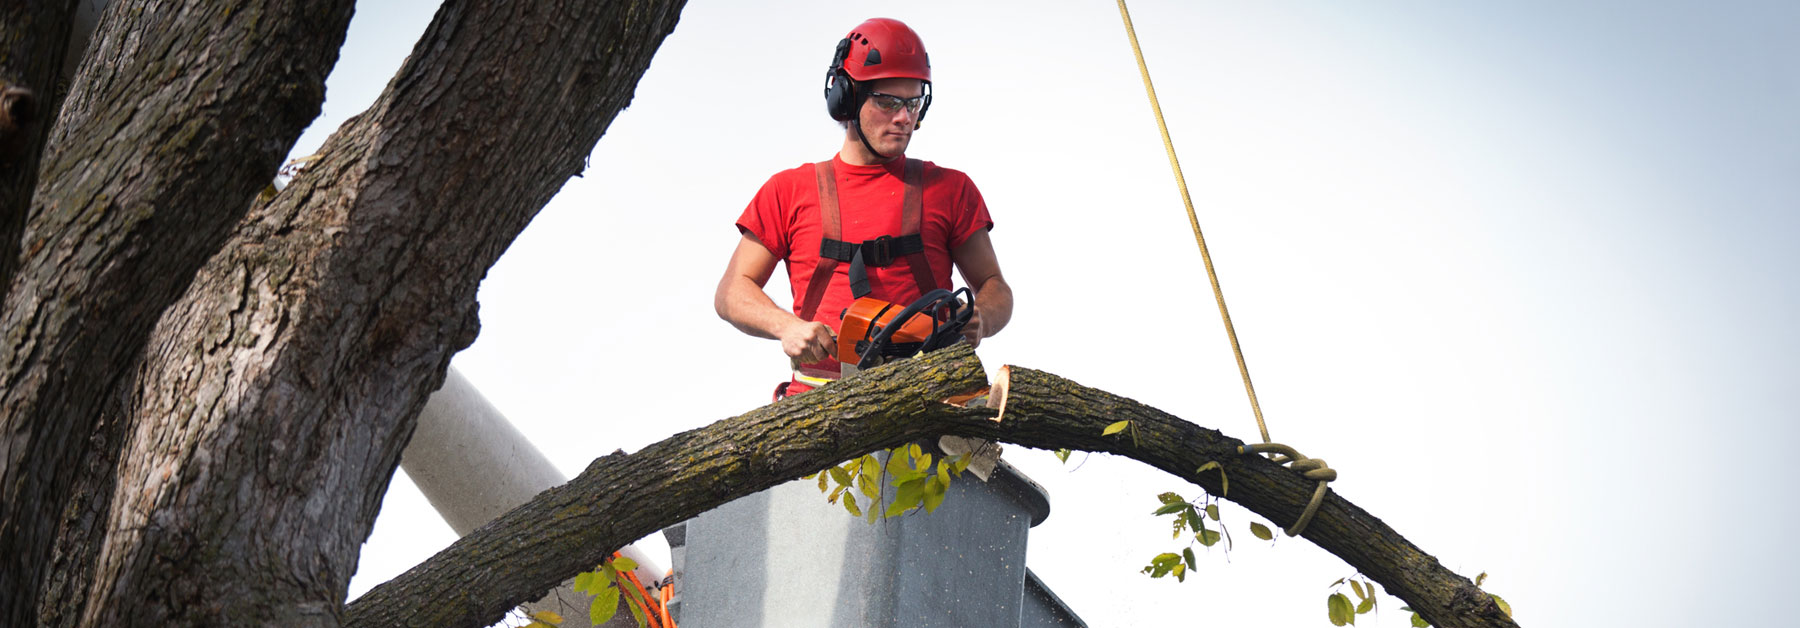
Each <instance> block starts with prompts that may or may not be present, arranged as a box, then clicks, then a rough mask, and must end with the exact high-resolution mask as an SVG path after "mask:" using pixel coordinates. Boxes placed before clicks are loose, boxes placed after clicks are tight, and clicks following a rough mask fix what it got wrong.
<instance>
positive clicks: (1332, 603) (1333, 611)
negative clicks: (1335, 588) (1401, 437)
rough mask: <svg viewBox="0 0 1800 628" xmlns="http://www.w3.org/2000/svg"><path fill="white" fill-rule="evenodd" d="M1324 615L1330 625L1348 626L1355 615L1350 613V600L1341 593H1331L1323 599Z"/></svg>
mask: <svg viewBox="0 0 1800 628" xmlns="http://www.w3.org/2000/svg"><path fill="white" fill-rule="evenodd" d="M1325 614H1326V615H1327V616H1328V617H1330V618H1331V625H1333V626H1342V625H1344V624H1348V623H1350V621H1351V618H1352V617H1354V616H1355V613H1352V612H1350V598H1347V597H1344V594H1342V593H1333V594H1331V595H1330V596H1327V597H1326V598H1325Z"/></svg>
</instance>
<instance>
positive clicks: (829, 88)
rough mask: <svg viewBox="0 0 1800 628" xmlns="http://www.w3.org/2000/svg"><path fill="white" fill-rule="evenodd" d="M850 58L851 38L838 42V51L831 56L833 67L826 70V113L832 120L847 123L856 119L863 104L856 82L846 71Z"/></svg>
mask: <svg viewBox="0 0 1800 628" xmlns="http://www.w3.org/2000/svg"><path fill="white" fill-rule="evenodd" d="M848 58H850V38H848V37H846V38H844V39H841V40H838V45H837V51H836V52H834V53H832V55H831V67H830V68H827V69H826V70H825V111H827V112H829V113H830V114H831V119H833V120H837V121H839V122H847V121H850V120H854V119H856V110H857V108H858V107H859V106H860V105H861V104H862V101H861V99H859V98H857V93H856V91H857V90H856V80H855V79H852V78H850V73H849V72H845V71H844V59H848Z"/></svg>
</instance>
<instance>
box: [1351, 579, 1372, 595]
mask: <svg viewBox="0 0 1800 628" xmlns="http://www.w3.org/2000/svg"><path fill="white" fill-rule="evenodd" d="M1350 590H1352V591H1355V592H1356V598H1357V599H1360V600H1366V599H1369V593H1368V592H1367V591H1364V590H1363V586H1362V582H1359V581H1356V580H1351V581H1350Z"/></svg>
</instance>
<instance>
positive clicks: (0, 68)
mask: <svg viewBox="0 0 1800 628" xmlns="http://www.w3.org/2000/svg"><path fill="white" fill-rule="evenodd" d="M75 1H76V0H4V1H0V91H3V92H4V94H3V95H0V100H4V103H0V104H3V106H0V294H4V293H5V290H6V286H7V285H9V284H11V283H12V276H13V270H14V269H15V268H17V267H18V265H19V234H20V233H21V232H22V231H24V229H25V210H26V209H27V208H28V207H30V205H31V190H32V188H33V187H34V186H35V184H36V183H37V169H38V157H39V153H40V152H41V151H42V150H43V148H44V138H45V137H46V136H47V135H48V130H49V128H50V120H52V119H53V118H54V117H55V114H54V112H55V111H56V96H57V86H56V75H57V73H58V71H60V70H61V69H62V67H63V55H64V52H65V51H66V50H67V49H68V42H69V28H70V25H71V22H72V17H73V15H74V14H75ZM27 91H28V92H29V93H30V96H28V97H27V96H25V95H24V94H25V92H27ZM21 98H28V100H29V102H26V101H21V100H20V99H21Z"/></svg>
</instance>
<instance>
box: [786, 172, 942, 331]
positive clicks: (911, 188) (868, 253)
mask: <svg viewBox="0 0 1800 628" xmlns="http://www.w3.org/2000/svg"><path fill="white" fill-rule="evenodd" d="M924 171H925V163H924V162H921V161H919V160H917V159H908V160H906V165H905V168H904V169H903V170H902V173H901V177H900V180H901V183H903V184H904V185H905V187H906V194H905V197H904V198H903V199H902V201H901V206H900V233H901V235H899V236H881V237H880V238H876V239H874V240H866V241H863V242H861V243H851V242H844V241H843V240H840V239H839V238H842V237H843V221H842V219H841V217H840V215H839V211H838V193H837V173H836V172H835V169H834V168H832V164H831V160H829V159H827V160H825V161H821V162H819V163H817V164H813V173H814V175H815V177H816V179H817V182H818V186H819V227H820V229H821V231H822V233H821V239H820V241H819V262H818V265H817V266H814V267H813V274H812V278H811V279H810V280H808V281H807V283H806V296H805V298H803V299H802V300H801V307H800V319H801V320H807V321H810V320H812V319H813V314H815V313H816V312H818V309H819V302H820V301H823V300H824V298H825V289H826V288H827V287H828V286H829V285H830V284H831V277H832V275H833V274H834V273H836V272H837V265H838V262H850V271H849V274H850V285H851V294H852V295H853V296H855V297H857V298H861V297H862V296H863V295H865V294H868V292H869V288H868V284H869V279H868V274H867V271H866V270H864V268H863V266H865V265H869V264H872V265H875V266H886V265H888V264H891V263H893V262H894V260H896V259H899V258H901V257H905V258H906V260H907V266H909V267H911V268H912V273H913V281H914V282H916V283H917V284H918V286H919V292H920V293H921V294H923V293H925V292H930V291H931V290H933V289H935V288H936V287H937V281H936V280H935V279H933V278H932V273H931V264H930V262H928V261H927V260H926V258H925V243H924V239H923V238H921V237H920V236H919V226H920V222H921V220H922V215H923V214H924V204H925V191H924V185H923V179H924ZM871 257H873V258H874V259H870V258H871Z"/></svg>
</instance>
